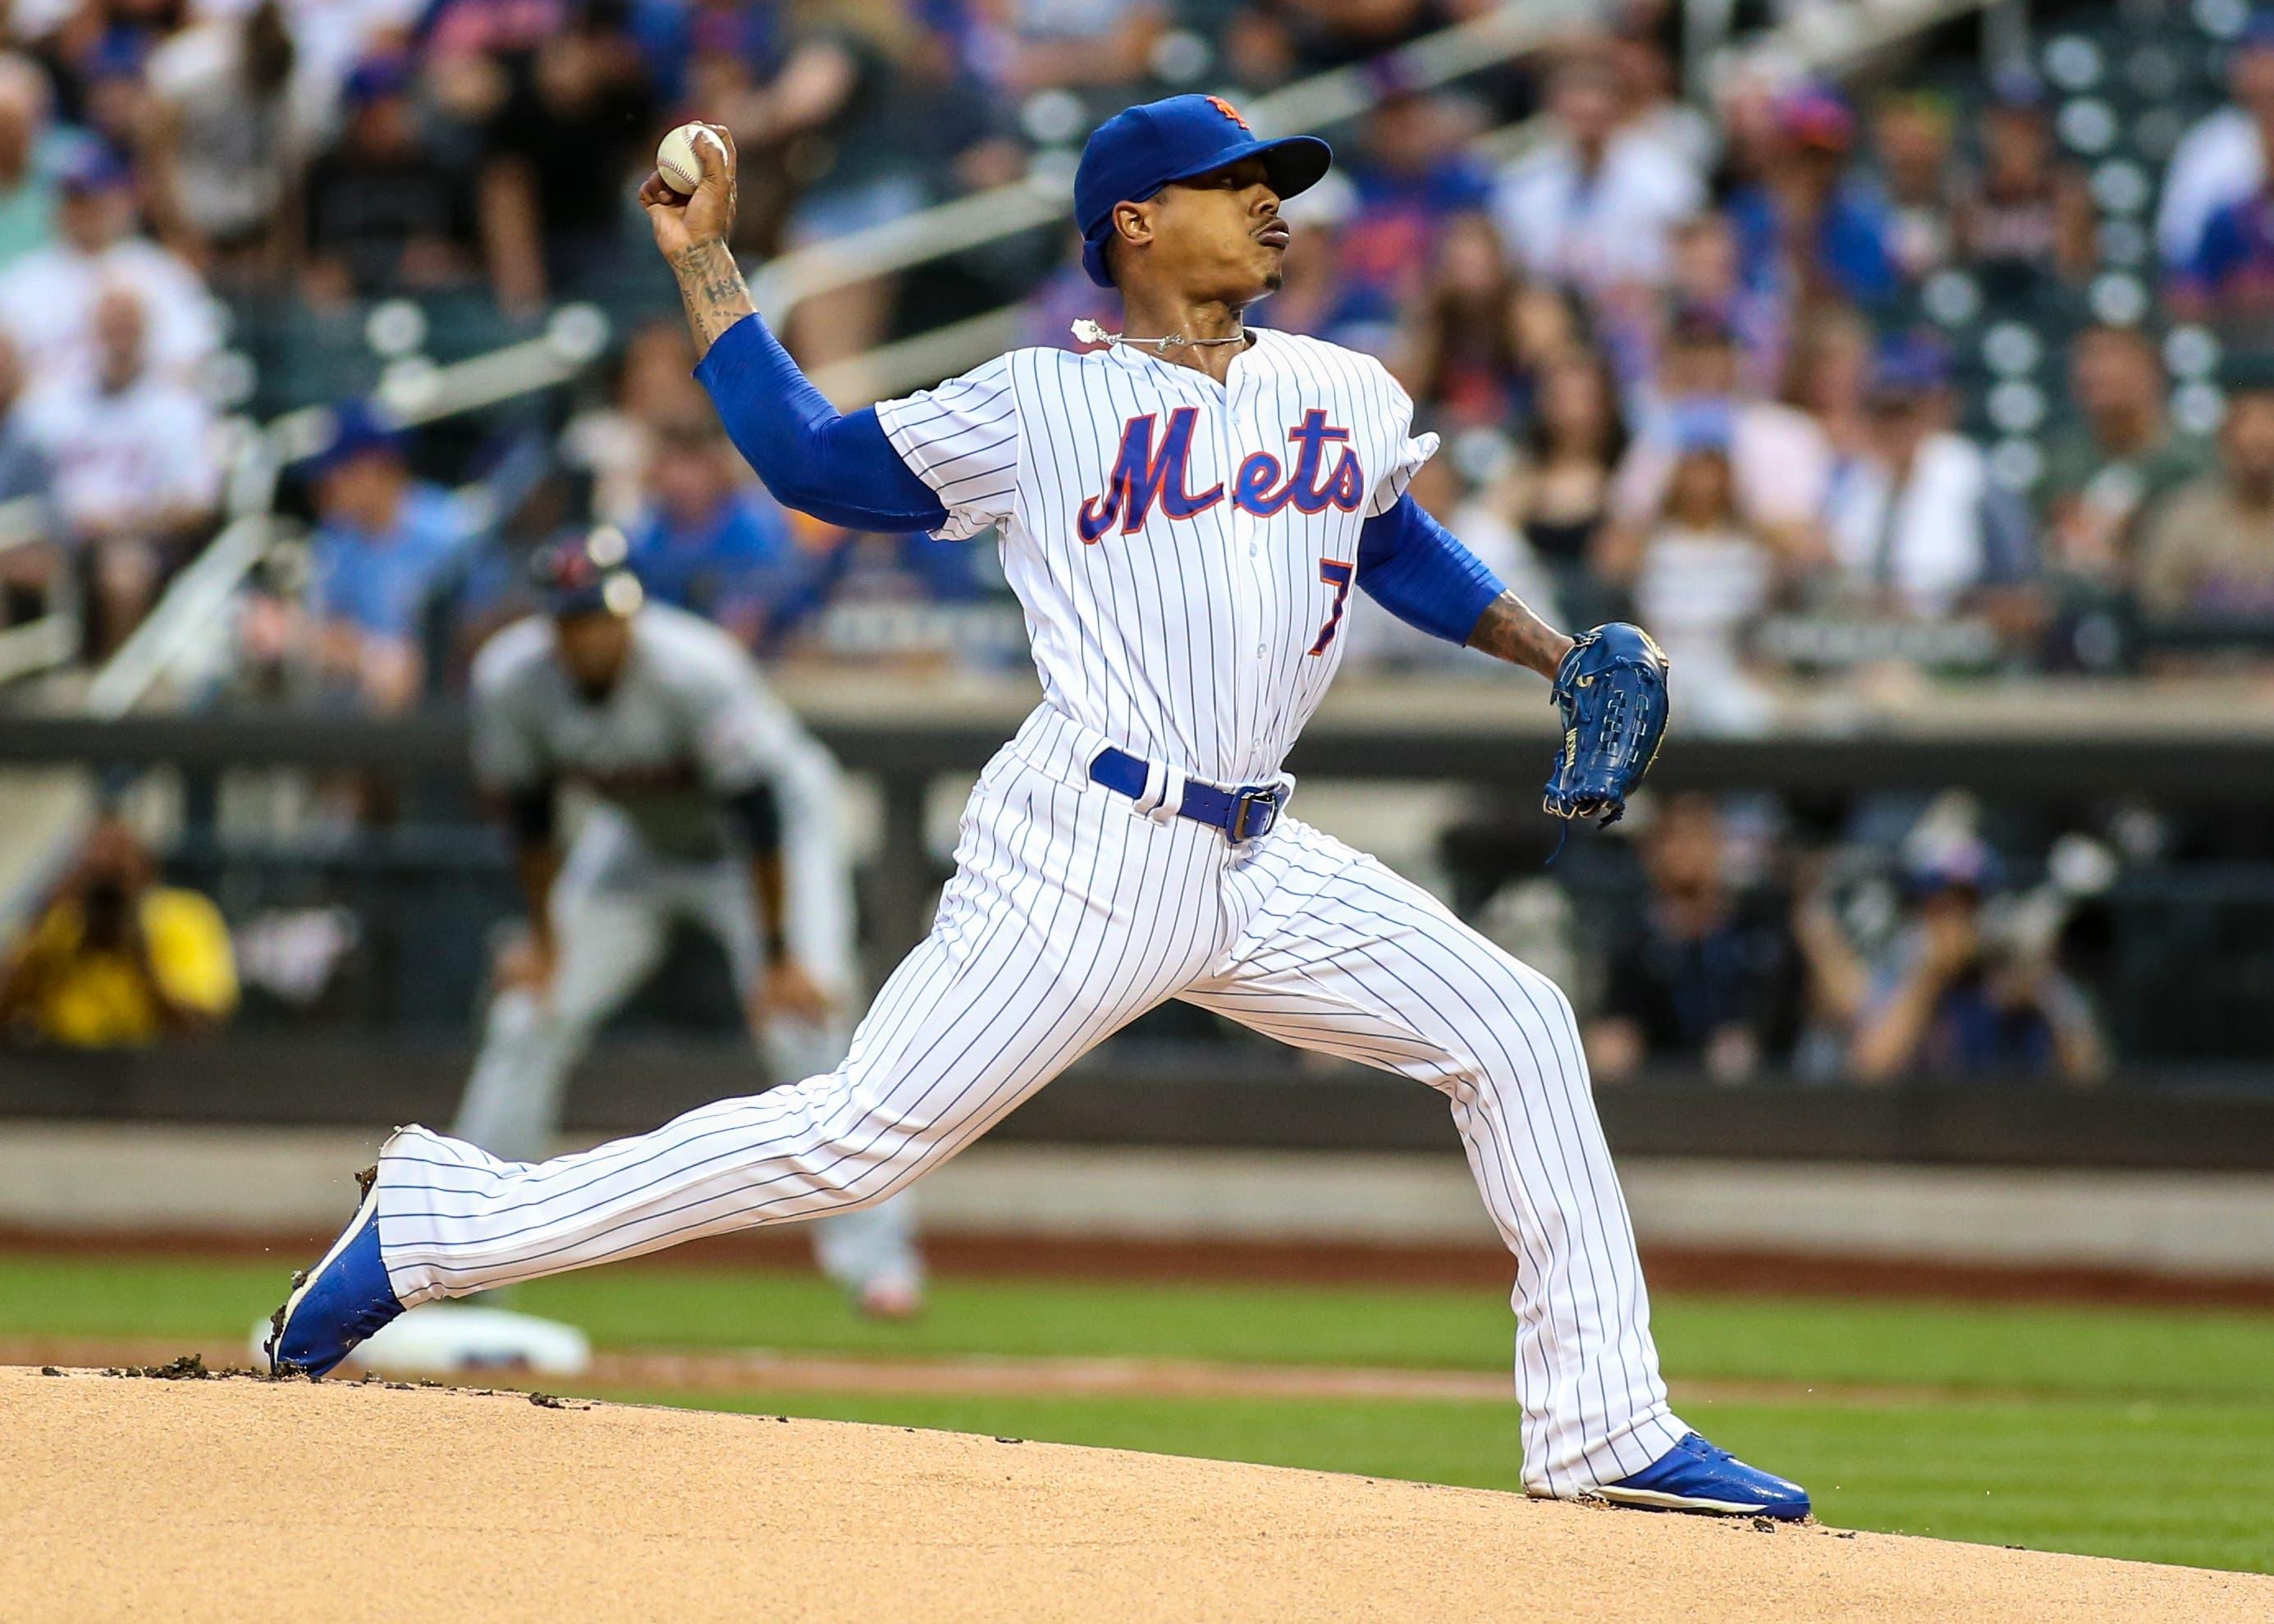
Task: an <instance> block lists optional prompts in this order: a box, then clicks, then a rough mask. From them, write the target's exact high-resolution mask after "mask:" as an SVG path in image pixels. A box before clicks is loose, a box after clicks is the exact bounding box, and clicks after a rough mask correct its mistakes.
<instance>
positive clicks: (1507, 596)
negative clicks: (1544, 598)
mask: <svg viewBox="0 0 2274 1624" xmlns="http://www.w3.org/2000/svg"><path fill="white" fill-rule="evenodd" d="M1469 647H1471V648H1472V649H1480V650H1483V651H1484V652H1485V653H1487V654H1489V655H1491V656H1492V657H1493V658H1495V659H1504V660H1506V661H1508V662H1509V664H1510V665H1522V666H1525V667H1526V668H1528V669H1530V670H1532V671H1536V672H1538V673H1540V675H1541V676H1543V677H1546V678H1547V679H1548V680H1550V681H1551V682H1552V681H1554V680H1555V668H1556V666H1558V665H1561V664H1562V662H1563V657H1564V656H1565V655H1566V654H1568V653H1570V651H1571V640H1570V638H1569V637H1566V636H1565V635H1563V634H1562V632H1559V631H1557V630H1556V629H1555V628H1554V627H1552V626H1549V625H1548V624H1547V622H1546V621H1544V620H1541V619H1540V617H1539V616H1538V615H1536V614H1534V613H1532V611H1531V610H1530V609H1528V608H1526V607H1525V602H1524V599H1522V598H1518V597H1517V595H1516V594H1515V593H1513V592H1502V594H1501V595H1500V596H1499V597H1498V598H1494V599H1493V600H1492V602H1491V603H1489V604H1487V605H1485V612H1484V613H1483V614H1481V615H1480V616H1479V617H1478V618H1477V628H1476V630H1474V631H1472V632H1471V633H1470V634H1469Z"/></svg>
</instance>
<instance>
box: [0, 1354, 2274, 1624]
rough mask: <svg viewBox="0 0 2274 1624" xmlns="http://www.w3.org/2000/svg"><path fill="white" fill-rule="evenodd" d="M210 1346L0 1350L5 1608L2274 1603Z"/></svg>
mask: <svg viewBox="0 0 2274 1624" xmlns="http://www.w3.org/2000/svg"><path fill="white" fill-rule="evenodd" d="M166 1377H172V1378H175V1379H173V1380H164V1379H162V1378H166ZM201 1377H202V1372H201V1371H200V1370H199V1369H196V1368H192V1367H190V1366H188V1365H186V1364H184V1365H177V1366H170V1367H168V1366H151V1367H147V1369H143V1370H137V1371H135V1372H131V1373H114V1374H103V1373H101V1372H94V1371H84V1370H69V1371H65V1370H60V1369H56V1368H54V1367H50V1369H49V1372H46V1373H43V1372H41V1371H40V1370H37V1369H33V1368H19V1369H6V1370H0V1598H5V1601H4V1604H0V1613H4V1614H5V1616H6V1617H8V1618H9V1619H11V1620H74V1621H77V1620H102V1619H112V1618H138V1619H147V1618H166V1619H207V1618H211V1619H241V1618H247V1617H252V1616H263V1617H275V1618H321V1619H325V1620H333V1621H343V1620H359V1619H378V1618H387V1619H390V1620H429V1619H433V1620H446V1619H447V1620H459V1619H465V1618H481V1619H484V1620H508V1619H525V1618H526V1619H576V1620H599V1619H617V1618H625V1619H653V1618H706V1619H709V1618H719V1619H727V1618H734V1619H756V1620H772V1621H780V1620H808V1619H813V1620H822V1619H827V1620H840V1619H843V1620H856V1619H857V1620H867V1619H877V1620H963V1619H970V1620H1024V1619H1038V1620H1039V1619H1053V1620H1055V1619H1065V1620H1096V1619H1111V1620H1114V1621H1115V1624H1133V1621H1134V1620H1151V1619H1173V1620H1207V1619H1227V1620H1230V1619H1237V1620H1243V1621H1246V1620H1277V1619H1302V1620H1311V1619H1319V1620H1335V1619H1352V1620H1359V1619H1363V1620H1406V1619H1412V1620H1432V1621H1434V1620H1463V1619H1480V1620H1481V1619H1493V1620H1505V1619H1509V1618H1513V1617H1518V1616H1525V1617H1552V1618H1557V1619H1561V1620H1590V1619H1616V1620H1621V1621H1622V1624H1631V1621H1632V1620H1638V1619H1653V1618H1680V1619H1683V1620H1688V1621H1690V1624H1707V1621H1710V1620H1722V1619H1728V1620H1744V1624H1759V1620H1765V1619H1777V1620H1784V1619H1898V1618H1899V1619H1902V1620H1909V1621H1913V1624H1916V1620H1940V1619H1982V1618H1988V1617H1999V1616H2005V1617H2014V1618H2027V1619H2031V1620H2050V1619H2078V1620H2086V1619H2090V1620H2104V1619H2112V1618H2123V1619H2128V1620H2157V1619H2174V1620H2177V1619H2187V1620H2198V1619H2203V1618H2218V1619H2240V1618H2264V1617H2274V1579H2267V1578H2261V1577H2252V1576H2248V1575H2234V1574H2220V1573H2210V1572H2203V1571H2200V1570H2196V1569H2192V1568H2156V1567H2150V1566H2146V1565H2143V1564H2139V1563H2129V1562H2114V1561H2106V1560H2100V1559H2097V1558H2090V1557H2076V1556H2055V1555H2046V1554H2041V1553H2033V1552H2016V1551H2002V1550H1996V1549H1992V1548H1989V1547H1985V1546H1979V1545H1952V1544H1946V1543H1942V1542H1939V1541H1934V1540H1925V1539H1908V1538H1895V1537H1893V1536H1886V1535H1875V1534H1845V1533H1839V1532H1835V1531H1834V1530H1828V1529H1819V1528H1799V1529H1792V1528H1777V1527H1776V1526H1775V1525H1773V1524H1767V1523H1762V1524H1758V1525H1757V1524H1754V1523H1751V1522H1744V1521H1737V1522H1712V1521H1706V1520H1702V1519H1696V1518H1688V1517H1669V1516H1655V1515H1646V1514H1643V1513H1638V1512H1623V1511H1611V1510H1607V1509H1602V1508H1597V1507H1585V1506H1568V1505H1552V1504H1545V1503H1540V1502H1534V1501H1527V1500H1523V1499H1520V1498H1518V1497H1516V1496H1513V1495H1508V1494H1498V1493H1491V1492H1483V1491H1480V1490H1471V1489H1449V1488H1434V1487H1430V1486H1427V1485H1419V1484H1411V1483H1396V1482H1387V1481H1379V1480H1374V1479H1369V1478H1364V1477H1338V1476H1335V1475H1332V1474H1329V1473H1323V1472H1306V1471H1290V1470H1280V1469H1276V1468H1270V1467H1261V1466H1241V1465H1231V1464H1226V1463H1223V1462H1210V1461H1193V1460H1182V1459H1176V1458H1171V1457H1167V1456H1160V1455H1133V1454H1126V1453H1122V1452H1118V1451H1114V1450H1105V1449H1079V1448H1070V1447H1064V1446H1059V1445H1052V1444H1039V1443H1021V1442H1019V1441H1018V1440H1011V1439H989V1438H975V1437H967V1436H963V1435H961V1434H956V1433H944V1432H911V1431H907V1430H903V1429H901V1428H898V1427H879V1426H854V1425H843V1424H840V1423H833V1422H819V1421H805V1420H799V1419H795V1418H791V1419H779V1418H776V1417H770V1416H768V1417H755V1416H729V1415H706V1414H698V1413H693V1412H688V1411H679V1410H651V1409H644V1408H637V1407H632V1406H621V1405H607V1404H600V1405H592V1404H587V1403H585V1402H583V1401H581V1400H567V1401H561V1400H550V1401H547V1400H546V1399H545V1398H544V1396H543V1395H535V1399H534V1400H533V1399H532V1395H529V1394H525V1393H508V1392H498V1393H483V1392H476V1391H471V1390H467V1389H454V1388H433V1387H408V1386H403V1385H402V1384H380V1383H368V1384H343V1383H332V1382H327V1383H322V1384H320V1385H311V1384H308V1383H305V1382H293V1383H270V1382H266V1381H261V1380H256V1379H252V1378H237V1379H223V1380H215V1379H200V1378H201Z"/></svg>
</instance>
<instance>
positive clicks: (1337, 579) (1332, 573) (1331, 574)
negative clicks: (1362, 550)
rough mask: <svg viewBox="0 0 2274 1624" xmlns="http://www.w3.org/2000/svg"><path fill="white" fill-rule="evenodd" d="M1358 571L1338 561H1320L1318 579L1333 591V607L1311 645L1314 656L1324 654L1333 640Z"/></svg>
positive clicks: (1348, 601) (1341, 620)
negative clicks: (1317, 638)
mask: <svg viewBox="0 0 2274 1624" xmlns="http://www.w3.org/2000/svg"><path fill="white" fill-rule="evenodd" d="M1357 574H1358V571H1357V569H1356V568H1353V567H1352V566H1351V565H1349V564H1345V563H1344V562H1343V561H1342V560H1340V559H1321V560H1319V579H1320V580H1321V581H1323V582H1325V583H1328V584H1329V586H1331V587H1333V588H1334V589H1335V606H1334V607H1333V608H1332V609H1329V611H1328V612H1327V623H1326V624H1325V625H1324V626H1321V628H1319V640H1318V641H1317V642H1316V643H1313V644H1312V645H1311V652H1312V653H1314V654H1324V653H1325V652H1326V651H1327V645H1328V644H1329V643H1332V642H1333V641H1334V640H1335V628H1337V627H1338V626H1340V625H1341V624H1342V623H1343V610H1344V608H1345V607H1347V606H1348V605H1349V603H1350V590H1351V582H1352V579H1353V578H1354V577H1355V576H1356V575H1357Z"/></svg>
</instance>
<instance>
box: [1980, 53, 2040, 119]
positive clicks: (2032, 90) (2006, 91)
mask: <svg viewBox="0 0 2274 1624" xmlns="http://www.w3.org/2000/svg"><path fill="white" fill-rule="evenodd" d="M1990 105H1991V107H1992V109H1993V110H1994V109H2004V110H2005V111H2007V112H2014V113H2042V112H2043V111H2044V109H2045V82H2044V80H2043V79H2039V78H2038V77H2037V74H2036V73H2034V72H2032V71H2030V70H2029V68H2027V67H2024V66H2022V65H2021V64H2014V65H2012V66H2008V67H2003V68H2000V69H1999V70H1998V71H1997V72H1995V73H1993V74H1992V75H1991V76H1990Z"/></svg>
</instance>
